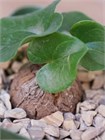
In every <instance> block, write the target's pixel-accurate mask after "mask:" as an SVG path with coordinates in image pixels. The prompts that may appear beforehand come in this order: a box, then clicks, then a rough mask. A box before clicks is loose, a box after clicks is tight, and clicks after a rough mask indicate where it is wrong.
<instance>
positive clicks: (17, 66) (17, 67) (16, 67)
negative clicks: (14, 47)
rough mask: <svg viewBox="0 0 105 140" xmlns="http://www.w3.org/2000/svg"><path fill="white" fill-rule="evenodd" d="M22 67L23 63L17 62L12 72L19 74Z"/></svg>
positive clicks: (13, 65)
mask: <svg viewBox="0 0 105 140" xmlns="http://www.w3.org/2000/svg"><path fill="white" fill-rule="evenodd" d="M21 66H22V63H20V62H18V61H15V62H14V63H13V64H12V67H11V68H12V70H13V71H14V72H15V73H17V72H18V71H19V69H20V68H21Z"/></svg>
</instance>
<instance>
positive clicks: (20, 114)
mask: <svg viewBox="0 0 105 140" xmlns="http://www.w3.org/2000/svg"><path fill="white" fill-rule="evenodd" d="M4 117H5V118H15V119H22V118H25V117H26V112H25V111H24V110H23V109H22V108H14V109H11V110H7V111H5V114H4Z"/></svg>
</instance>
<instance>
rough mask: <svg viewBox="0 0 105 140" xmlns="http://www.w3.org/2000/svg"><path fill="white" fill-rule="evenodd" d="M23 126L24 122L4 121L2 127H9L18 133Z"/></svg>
mask: <svg viewBox="0 0 105 140" xmlns="http://www.w3.org/2000/svg"><path fill="white" fill-rule="evenodd" d="M22 127H23V125H22V123H16V124H14V123H12V122H7V121H5V122H3V123H2V128H4V129H8V130H9V131H12V132H14V133H18V132H19V131H20V129H21V128H22Z"/></svg>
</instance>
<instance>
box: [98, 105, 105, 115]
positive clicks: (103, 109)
mask: <svg viewBox="0 0 105 140" xmlns="http://www.w3.org/2000/svg"><path fill="white" fill-rule="evenodd" d="M97 112H98V113H99V114H101V115H102V116H103V117H105V105H100V106H98V108H97Z"/></svg>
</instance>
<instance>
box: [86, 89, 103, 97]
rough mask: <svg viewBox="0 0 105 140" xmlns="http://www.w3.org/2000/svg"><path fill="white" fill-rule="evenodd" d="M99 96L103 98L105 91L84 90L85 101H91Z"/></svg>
mask: <svg viewBox="0 0 105 140" xmlns="http://www.w3.org/2000/svg"><path fill="white" fill-rule="evenodd" d="M98 95H99V96H100V95H103V96H104V97H105V91H104V90H103V89H98V90H90V89H89V90H85V96H86V97H85V100H87V99H93V100H94V98H95V97H96V96H98Z"/></svg>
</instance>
